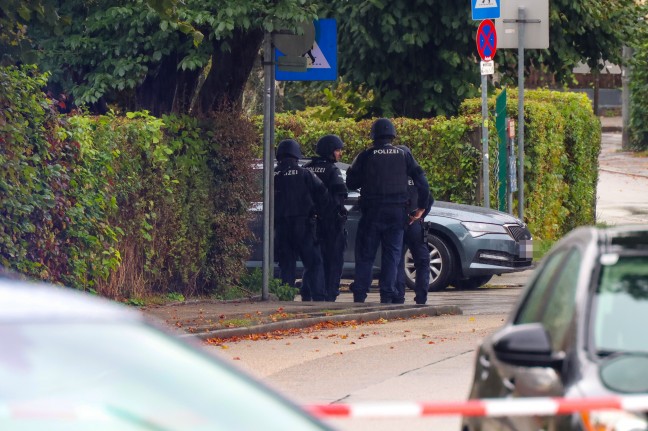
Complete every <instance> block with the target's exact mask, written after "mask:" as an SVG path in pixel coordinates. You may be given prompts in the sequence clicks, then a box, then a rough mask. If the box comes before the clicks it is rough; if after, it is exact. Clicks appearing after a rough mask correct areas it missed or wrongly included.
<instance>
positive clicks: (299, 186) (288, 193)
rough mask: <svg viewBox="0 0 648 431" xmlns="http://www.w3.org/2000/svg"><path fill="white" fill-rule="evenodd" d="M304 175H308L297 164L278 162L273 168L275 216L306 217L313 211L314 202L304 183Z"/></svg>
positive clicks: (308, 173)
mask: <svg viewBox="0 0 648 431" xmlns="http://www.w3.org/2000/svg"><path fill="white" fill-rule="evenodd" d="M306 175H310V172H307V171H306V170H305V169H304V168H302V167H301V166H299V165H297V164H291V165H287V166H286V165H283V164H280V165H279V166H277V168H276V169H275V177H274V190H275V217H276V218H286V217H300V216H303V217H308V216H309V215H311V213H312V211H313V207H314V206H315V202H313V198H312V197H311V193H310V190H309V189H308V185H307V184H306V178H305V176H306Z"/></svg>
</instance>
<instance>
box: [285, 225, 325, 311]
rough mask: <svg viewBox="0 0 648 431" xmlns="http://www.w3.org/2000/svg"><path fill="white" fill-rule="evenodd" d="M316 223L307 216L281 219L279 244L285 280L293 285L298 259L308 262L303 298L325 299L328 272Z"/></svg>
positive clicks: (305, 264) (302, 291) (304, 299)
mask: <svg viewBox="0 0 648 431" xmlns="http://www.w3.org/2000/svg"><path fill="white" fill-rule="evenodd" d="M315 235H316V233H315V224H314V222H312V221H311V219H310V218H307V217H288V218H284V219H280V220H277V223H276V231H275V243H276V246H277V254H278V255H277V256H276V258H277V261H278V262H279V269H280V271H281V281H282V282H283V283H285V284H288V285H290V286H294V285H295V279H296V278H297V261H298V260H301V261H302V263H303V265H304V273H303V275H302V286H301V297H302V301H324V300H326V292H325V290H324V272H323V266H322V253H321V251H320V247H319V245H318V244H317V239H316V237H315Z"/></svg>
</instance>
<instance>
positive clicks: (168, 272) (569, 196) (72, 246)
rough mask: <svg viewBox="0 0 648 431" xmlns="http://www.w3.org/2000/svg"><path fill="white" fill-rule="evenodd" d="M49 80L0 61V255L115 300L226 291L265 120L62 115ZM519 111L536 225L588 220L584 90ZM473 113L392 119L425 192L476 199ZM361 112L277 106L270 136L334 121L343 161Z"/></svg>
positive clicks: (592, 174) (546, 95) (589, 118)
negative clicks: (343, 116) (319, 112)
mask: <svg viewBox="0 0 648 431" xmlns="http://www.w3.org/2000/svg"><path fill="white" fill-rule="evenodd" d="M46 78H47V76H46V75H40V74H39V73H38V72H37V71H36V70H35V69H33V68H29V67H23V68H13V67H12V68H0V166H1V167H2V169H0V205H1V207H0V215H1V217H0V265H3V266H5V267H8V268H11V269H14V270H17V271H19V272H21V273H24V274H26V275H29V276H32V277H35V278H38V279H43V280H48V281H51V282H58V283H63V284H66V285H69V286H73V287H76V288H79V289H86V290H91V291H96V292H98V293H100V294H102V295H105V296H109V297H113V298H131V299H133V298H138V297H143V296H147V295H151V294H166V293H171V292H180V293H182V294H184V295H185V296H193V295H196V294H223V295H226V291H227V290H228V288H229V287H230V286H231V285H232V283H233V282H234V281H235V280H236V279H237V278H238V276H239V275H240V274H241V273H242V272H243V269H244V267H243V262H244V260H245V258H246V256H247V252H248V251H247V249H246V246H245V240H246V239H248V238H249V237H250V232H249V229H248V218H247V211H248V207H249V202H250V201H252V200H254V199H256V198H257V196H255V194H256V193H257V190H256V188H255V187H250V185H251V184H255V183H256V181H255V178H254V177H253V172H252V166H251V163H250V157H249V155H255V154H256V155H259V154H260V150H261V145H260V143H261V141H262V127H261V119H260V118H255V119H254V121H255V123H253V122H252V121H250V120H247V119H245V118H241V117H240V116H239V115H237V114H235V113H232V112H221V113H218V114H215V115H214V116H213V117H211V118H208V119H204V120H197V119H195V118H189V117H171V116H169V117H164V118H155V117H152V116H150V115H149V114H148V113H146V112H137V113H129V114H127V115H126V116H116V115H107V116H100V117H90V116H87V115H73V116H62V115H60V114H59V113H58V112H57V110H56V108H55V107H53V106H52V105H51V102H52V101H50V100H48V99H47V98H46V97H45V95H44V94H43V93H42V91H41V88H42V87H43V86H44V85H45V83H46ZM494 103H495V98H494V97H493V98H491V99H489V104H490V105H491V108H492V107H494ZM516 109H517V101H516V100H515V92H514V91H512V92H510V94H509V99H508V105H507V111H508V115H509V116H511V117H512V118H517V112H516ZM525 118H526V128H525V131H526V136H525V142H526V144H525V147H526V158H525V180H526V181H525V192H526V193H525V196H526V200H527V201H526V202H525V216H526V217H525V218H526V221H527V222H528V223H529V226H530V229H531V231H532V233H533V235H534V237H535V238H537V239H547V240H554V239H557V238H558V237H560V236H561V235H562V234H564V233H566V232H567V231H569V230H570V229H571V228H573V227H575V226H579V225H583V224H591V223H594V222H595V203H596V182H597V166H598V154H599V151H600V124H599V123H598V119H597V118H596V117H595V116H594V115H593V113H592V110H591V107H590V104H589V101H588V100H587V97H586V96H584V95H580V94H571V93H561V92H551V91H529V92H527V99H526V102H525ZM480 122H481V102H480V100H477V99H473V100H467V101H466V102H465V103H464V105H463V106H462V115H460V116H457V117H453V118H432V119H425V120H412V119H407V118H396V119H394V123H395V125H396V127H397V130H398V133H399V137H398V140H397V143H403V144H405V145H408V146H409V147H410V148H411V149H412V152H413V153H414V155H415V157H416V158H417V160H418V161H419V163H420V164H421V166H422V167H423V168H424V170H425V171H426V173H427V175H428V179H429V180H430V184H431V187H432V190H433V193H434V196H435V198H437V199H439V200H449V201H454V202H460V203H467V204H477V205H480V204H481V202H478V200H479V199H480V198H479V188H480V186H481V180H480V175H481V144H480V143H479V136H480V133H479V127H480ZM490 123H491V124H493V123H494V122H490ZM371 124H372V120H364V121H359V122H355V121H353V120H340V121H335V122H322V121H319V120H317V119H315V118H312V117H309V116H308V115H307V114H305V115H302V114H293V115H291V114H279V115H277V117H276V140H277V142H278V141H280V140H281V139H283V138H287V137H294V138H297V139H298V140H299V141H300V142H301V143H302V144H303V145H302V146H303V150H304V152H305V153H306V154H309V155H313V154H314V151H313V150H314V147H315V143H316V142H317V139H319V138H320V137H321V136H322V135H324V134H327V133H335V134H338V135H340V136H341V137H342V139H343V140H344V141H345V143H346V147H345V152H344V156H343V161H345V162H348V163H351V162H352V160H353V157H354V156H355V155H356V154H357V153H359V152H360V151H361V150H362V149H364V148H366V147H367V146H369V145H371V141H370V138H369V130H370V128H371ZM493 125H494V124H493ZM494 132H495V131H494V130H491V134H490V136H491V139H490V142H489V145H490V149H491V157H490V160H491V161H492V163H493V165H492V166H491V169H492V172H493V175H491V179H492V181H493V184H492V185H491V188H490V190H491V191H492V192H491V193H492V196H491V197H494V196H495V194H496V187H495V186H496V184H495V181H496V178H497V177H496V176H495V175H494V171H495V168H496V167H495V163H496V162H495V161H496V160H497V155H496V151H497V145H496V135H495V133H494ZM493 201H494V200H493Z"/></svg>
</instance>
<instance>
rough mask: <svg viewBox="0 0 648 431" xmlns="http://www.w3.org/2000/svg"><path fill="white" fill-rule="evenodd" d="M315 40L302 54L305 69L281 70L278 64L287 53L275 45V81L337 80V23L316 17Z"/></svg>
mask: <svg viewBox="0 0 648 431" xmlns="http://www.w3.org/2000/svg"><path fill="white" fill-rule="evenodd" d="M314 25H315V40H314V42H313V43H312V47H310V49H306V51H305V53H304V54H302V57H303V59H304V60H305V61H304V62H305V63H306V69H305V70H303V71H296V70H294V69H293V70H282V68H281V67H279V64H281V63H283V61H282V58H283V57H284V56H286V54H287V53H284V52H282V51H281V50H280V49H281V47H280V46H278V45H276V44H275V46H276V48H277V49H276V51H275V54H276V57H277V66H276V76H275V78H276V80H277V81H335V80H337V23H336V21H335V19H332V18H325V19H318V20H316V21H315V22H314Z"/></svg>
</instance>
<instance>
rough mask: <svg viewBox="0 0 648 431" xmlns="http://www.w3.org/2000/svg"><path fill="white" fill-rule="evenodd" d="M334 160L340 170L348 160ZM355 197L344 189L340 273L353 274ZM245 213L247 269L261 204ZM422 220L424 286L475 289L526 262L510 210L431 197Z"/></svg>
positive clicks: (252, 264)
mask: <svg viewBox="0 0 648 431" xmlns="http://www.w3.org/2000/svg"><path fill="white" fill-rule="evenodd" d="M303 162H304V163H305V162H307V160H304V161H303ZM337 165H338V167H339V168H340V170H341V171H342V174H343V175H346V170H347V168H348V167H349V165H348V164H346V163H338V164H337ZM255 168H256V169H257V171H258V172H259V178H260V179H259V184H262V180H261V177H262V172H263V165H261V164H256V165H255ZM358 197H359V193H358V192H357V191H355V190H353V191H350V193H349V197H348V199H347V201H346V204H345V206H346V208H347V210H348V211H349V218H348V220H347V224H346V229H347V231H348V244H347V249H346V252H345V255H344V272H343V276H344V277H345V278H353V273H354V266H355V265H354V260H355V259H354V244H355V237H356V232H357V227H358V222H359V220H360V207H359V205H358ZM250 212H251V214H252V217H251V229H252V231H253V233H254V234H255V236H256V238H258V239H259V240H258V241H255V242H254V243H253V244H251V250H252V254H251V257H250V259H249V260H248V261H247V262H246V265H247V267H248V268H258V267H261V266H262V259H263V248H262V244H261V239H262V238H263V203H262V202H258V203H255V204H254V205H252V207H251V209H250ZM425 224H426V229H427V241H428V247H429V249H430V269H431V272H430V287H429V290H430V291H437V290H442V289H445V288H446V287H448V286H449V285H453V286H455V287H457V288H461V289H475V288H478V287H480V286H483V285H484V284H486V283H488V281H490V279H491V278H492V277H493V276H494V275H500V274H504V273H509V272H516V271H523V270H526V269H529V268H530V267H531V266H532V261H533V256H532V245H531V244H532V242H531V241H532V239H531V233H530V232H529V229H528V228H527V226H526V225H525V224H524V223H523V222H522V221H520V220H519V219H518V218H516V217H513V216H511V215H510V214H506V213H503V212H500V211H497V210H493V209H490V208H483V207H477V206H470V205H462V204H455V203H451V202H442V201H436V202H435V203H434V205H433V206H432V210H431V211H430V213H429V214H428V215H427V217H426V218H425ZM406 253H407V254H406V274H407V284H408V286H409V287H411V288H412V287H413V286H414V282H415V280H416V271H415V269H414V262H413V261H412V258H411V254H410V253H409V252H406ZM299 264H300V265H301V262H300V263H299ZM379 265H380V256H378V257H377V258H376V264H375V272H376V273H377V272H378V271H379V269H380V267H379Z"/></svg>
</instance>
